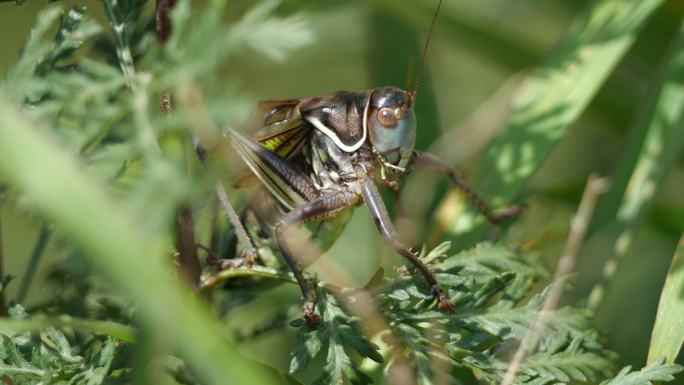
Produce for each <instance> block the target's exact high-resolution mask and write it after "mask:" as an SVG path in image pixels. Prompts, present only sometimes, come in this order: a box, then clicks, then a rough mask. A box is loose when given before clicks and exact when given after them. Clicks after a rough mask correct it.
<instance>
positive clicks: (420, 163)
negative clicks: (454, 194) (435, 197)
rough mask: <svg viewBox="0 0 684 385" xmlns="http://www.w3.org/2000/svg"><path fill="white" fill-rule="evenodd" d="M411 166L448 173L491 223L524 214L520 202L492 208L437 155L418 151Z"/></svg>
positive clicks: (417, 168)
mask: <svg viewBox="0 0 684 385" xmlns="http://www.w3.org/2000/svg"><path fill="white" fill-rule="evenodd" d="M411 166H412V168H413V169H414V170H432V171H437V172H440V173H443V174H447V175H448V176H449V178H451V181H452V182H453V183H454V184H455V185H456V186H457V187H458V188H459V189H461V191H463V192H464V193H465V195H466V197H467V198H468V199H469V200H470V201H471V202H473V203H474V204H475V206H476V207H477V209H478V210H479V211H480V213H482V215H484V216H485V218H487V220H488V221H489V222H491V223H494V224H497V223H501V222H503V221H505V220H507V219H512V218H516V217H518V216H519V215H520V214H522V211H523V206H522V205H519V204H515V205H512V206H509V207H508V208H506V209H504V210H502V211H498V212H494V210H492V209H491V208H490V207H489V205H488V204H487V203H486V202H485V201H484V199H482V197H481V196H480V195H479V194H478V193H477V192H476V191H475V190H473V188H472V187H470V186H469V185H468V183H467V182H466V181H465V179H463V177H462V176H460V175H459V174H458V173H457V172H456V170H454V169H453V168H452V167H451V166H449V165H448V164H447V163H446V162H444V161H443V160H442V159H440V158H438V157H436V156H435V155H432V154H429V153H426V152H418V151H416V152H415V153H414V156H413V159H412V164H411Z"/></svg>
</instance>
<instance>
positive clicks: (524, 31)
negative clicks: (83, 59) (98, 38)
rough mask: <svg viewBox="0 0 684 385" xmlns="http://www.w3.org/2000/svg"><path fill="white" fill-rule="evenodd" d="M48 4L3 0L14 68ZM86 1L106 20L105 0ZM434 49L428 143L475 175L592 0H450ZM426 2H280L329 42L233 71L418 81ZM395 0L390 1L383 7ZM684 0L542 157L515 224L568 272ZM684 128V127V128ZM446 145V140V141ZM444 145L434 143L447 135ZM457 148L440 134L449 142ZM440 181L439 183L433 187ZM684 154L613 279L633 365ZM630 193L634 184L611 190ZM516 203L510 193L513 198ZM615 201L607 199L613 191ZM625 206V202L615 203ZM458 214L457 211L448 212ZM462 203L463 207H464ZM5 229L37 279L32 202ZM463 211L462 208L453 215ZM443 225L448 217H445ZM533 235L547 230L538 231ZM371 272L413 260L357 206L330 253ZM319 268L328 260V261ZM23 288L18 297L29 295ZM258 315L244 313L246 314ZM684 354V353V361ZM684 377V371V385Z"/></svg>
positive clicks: (412, 201)
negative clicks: (592, 202)
mask: <svg viewBox="0 0 684 385" xmlns="http://www.w3.org/2000/svg"><path fill="white" fill-rule="evenodd" d="M45 3H46V2H44V1H39V0H31V1H27V2H26V3H25V4H23V5H22V6H19V7H14V6H12V5H11V4H10V3H2V4H0V47H1V49H0V73H3V74H5V73H6V72H7V70H8V69H9V68H10V67H11V66H12V65H13V64H14V63H16V61H17V59H18V54H19V51H20V49H21V46H22V44H23V43H24V41H25V39H26V37H27V36H28V34H29V32H30V28H31V26H33V24H34V21H35V18H36V15H37V12H38V10H40V9H42V8H44V6H45ZM65 3H68V4H79V5H81V4H85V5H87V6H88V7H89V9H90V10H92V11H94V12H95V15H99V17H98V19H99V20H100V21H101V22H102V23H103V25H105V22H104V20H105V18H104V14H103V12H102V10H101V4H100V2H99V1H69V2H65ZM249 3H250V2H249V1H231V2H230V4H231V5H229V8H231V7H233V5H234V6H235V9H244V7H245V5H247V4H249ZM447 3H449V4H448V6H446V7H445V10H444V13H443V14H442V15H440V20H439V21H438V25H437V30H436V32H435V36H434V39H433V43H432V46H431V48H430V52H429V58H428V69H427V71H426V75H425V78H424V79H423V88H422V89H421V94H420V99H419V104H418V111H417V114H418V121H419V129H418V147H419V149H428V148H431V147H430V146H431V145H432V144H433V142H435V140H436V139H437V138H440V137H441V138H443V137H444V136H443V135H444V134H445V133H448V136H447V139H446V140H447V143H448V146H447V147H446V148H448V149H449V154H448V155H450V156H451V160H452V161H453V162H454V163H455V164H457V165H459V166H460V167H461V168H462V169H465V170H469V171H470V172H471V173H473V172H474V170H476V168H477V166H476V165H477V161H478V159H479V154H480V151H481V150H482V148H483V147H484V145H485V144H486V143H487V142H488V141H489V140H490V139H491V138H492V137H494V136H496V134H497V131H498V130H499V129H501V125H502V124H501V123H502V122H503V119H504V117H503V115H505V113H504V112H502V111H501V110H502V109H503V110H504V111H505V104H506V101H507V100H508V99H510V97H511V95H513V93H514V91H515V89H516V85H518V84H519V83H520V81H521V78H522V77H524V76H525V75H526V74H527V71H529V70H530V69H531V68H533V67H534V66H535V65H537V64H539V63H541V62H543V61H544V59H545V58H546V57H547V55H548V53H549V52H550V51H551V50H552V48H553V45H554V44H555V43H556V42H557V41H558V40H559V38H560V37H561V36H562V35H563V34H564V32H565V31H566V30H567V28H568V27H569V25H570V24H571V22H572V21H573V20H575V19H576V18H577V16H578V15H579V14H581V13H582V12H584V11H585V10H586V8H587V7H588V6H589V5H590V4H593V3H594V2H592V1H579V0H577V1H564V0H558V1H556V0H554V1H551V0H480V1H447ZM420 4H421V6H418V7H414V8H412V7H411V6H403V5H402V6H396V7H395V6H394V2H392V1H380V0H378V1H374V2H371V1H346V2H339V1H321V0H316V1H306V0H291V1H285V2H284V5H283V6H282V7H281V9H280V11H282V12H287V11H288V10H293V9H296V10H305V11H306V15H307V19H308V20H309V21H310V23H311V27H312V29H313V31H314V34H315V37H316V40H315V43H314V44H313V45H311V46H309V47H306V48H304V49H301V50H299V51H297V52H296V53H295V54H294V55H293V56H292V57H291V58H290V59H288V60H287V61H285V62H283V63H276V62H272V61H268V60H265V59H263V57H260V56H257V55H251V54H245V55H243V56H242V57H240V58H239V59H238V61H237V63H236V64H234V65H233V67H232V68H231V69H230V70H231V72H232V73H233V74H235V73H239V74H240V77H239V80H238V84H232V85H231V86H232V87H236V88H237V89H238V90H240V91H241V92H243V93H244V94H246V95H249V96H250V97H251V98H253V99H254V100H255V101H258V100H262V99H272V98H290V97H297V96H306V95H317V94H322V93H327V92H331V91H335V90H341V89H344V90H359V89H365V88H370V87H375V86H380V85H397V86H403V85H404V84H405V82H406V76H407V73H408V72H409V63H410V61H411V59H412V58H413V61H414V62H416V61H417V56H418V52H419V49H420V46H421V44H422V36H423V33H424V31H425V30H426V29H427V25H428V24H429V20H430V17H431V8H430V6H429V3H428V2H421V3H420ZM378 5H379V6H378ZM682 15H684V2H681V1H666V2H665V3H664V4H663V5H662V6H661V7H659V8H658V9H657V10H656V11H655V13H654V14H653V15H652V17H651V18H650V19H649V20H648V22H647V24H646V25H645V27H644V29H643V31H642V33H640V34H639V35H638V38H637V40H636V42H635V43H634V45H633V46H632V47H631V49H630V50H629V51H628V52H627V54H626V56H625V57H624V59H623V60H622V61H621V62H620V63H619V65H618V67H617V68H616V70H614V71H612V72H611V73H610V76H609V78H608V79H607V81H606V83H605V85H604V86H603V87H602V88H601V89H600V91H599V93H598V94H597V96H596V97H595V98H594V99H593V100H592V102H591V104H590V105H589V107H588V109H587V110H586V111H585V112H584V113H583V114H582V115H581V118H580V119H579V120H578V121H576V122H574V123H573V124H572V125H571V127H570V128H569V129H568V130H567V132H566V134H565V135H564V136H563V138H562V139H561V140H560V141H559V142H558V145H557V146H556V147H555V148H553V150H552V151H551V153H550V155H549V157H548V158H547V159H546V160H545V161H544V162H543V163H542V165H541V168H540V169H539V171H538V172H536V173H535V174H534V176H533V177H532V178H531V180H530V181H529V182H528V183H527V185H526V186H525V188H524V189H523V192H522V194H520V195H519V196H518V199H519V200H522V201H525V202H526V203H527V208H528V209H527V212H526V213H525V216H524V218H523V219H522V220H521V221H520V222H519V223H518V224H516V225H515V226H514V227H513V228H512V235H513V236H512V238H513V240H514V241H515V242H516V243H517V244H519V245H522V244H529V245H530V246H529V247H531V248H532V250H534V251H536V252H538V253H539V254H540V255H542V257H543V258H544V261H545V263H546V265H547V267H548V268H550V269H553V268H554V266H555V262H556V259H557V258H558V256H559V254H560V252H561V249H562V246H563V243H564V241H565V238H566V235H567V232H568V230H569V223H570V219H571V216H572V214H573V213H574V211H575V209H576V207H577V205H578V203H579V199H580V197H581V192H582V189H583V187H584V184H585V182H586V179H587V176H588V175H589V174H590V173H593V172H597V173H599V174H602V175H608V176H611V175H613V173H614V172H615V170H616V168H617V167H618V165H619V164H620V160H621V159H622V157H624V156H631V155H630V154H625V151H626V149H629V148H630V147H629V146H628V145H627V144H628V141H629V138H630V135H634V134H631V133H630V130H631V129H632V128H633V127H634V122H635V121H636V120H637V114H638V112H639V111H640V108H641V107H642V106H643V104H644V101H645V100H646V98H647V97H648V94H649V90H650V89H649V86H650V85H652V84H653V83H654V81H655V80H656V79H657V76H658V68H659V65H660V63H661V60H662V59H663V57H664V55H665V54H666V51H667V47H668V45H669V44H670V41H671V40H672V38H673V36H675V35H676V34H677V33H678V31H679V29H680V25H681V21H682ZM682 129H684V127H683V128H682ZM441 143H444V140H442V142H441ZM433 148H434V147H433ZM444 148H445V147H444V145H443V144H442V145H441V147H437V150H438V151H442V152H444ZM425 186H430V188H429V189H426V188H425ZM446 187H447V184H446V183H443V182H439V183H436V182H434V181H432V180H429V179H428V178H426V177H418V176H417V177H415V179H414V180H413V181H409V185H408V186H407V187H406V188H407V192H406V194H405V196H404V199H405V202H406V206H407V207H409V208H410V209H411V212H412V213H413V215H414V218H413V219H414V222H416V223H418V224H419V225H420V227H418V228H417V229H416V228H414V229H413V230H412V231H411V232H410V234H405V236H407V237H411V238H412V239H413V240H414V241H417V242H422V241H423V240H425V241H428V242H432V243H433V244H434V243H435V241H436V240H438V239H440V236H439V235H435V228H440V226H441V227H445V226H446V227H447V228H448V226H447V224H448V221H449V218H452V217H453V215H454V214H455V213H457V212H458V211H459V210H460V209H459V207H460V205H459V204H458V202H459V198H458V197H457V196H449V197H447V198H446V199H445V200H443V198H444V197H445V194H446V192H447V188H446ZM683 191H684V157H682V154H679V156H678V160H677V161H676V162H675V163H674V166H673V167H672V168H671V169H670V170H669V171H668V172H667V175H666V176H665V177H664V179H663V182H662V184H661V185H659V188H658V190H657V195H656V197H655V199H654V203H653V204H652V205H651V206H650V208H649V211H648V213H647V215H646V217H645V219H644V221H643V222H642V223H641V224H640V226H639V227H638V231H637V232H636V236H635V238H634V240H633V244H632V247H631V248H630V250H629V252H628V253H627V255H626V256H625V258H624V259H623V260H622V261H621V263H620V265H619V268H618V270H617V272H616V274H615V276H614V277H613V279H612V280H611V281H610V283H609V284H608V286H607V291H606V295H605V298H604V300H603V302H602V305H601V306H600V307H599V308H598V309H597V311H596V325H597V327H598V329H599V330H600V332H601V333H602V334H603V335H605V336H606V338H607V339H608V341H609V343H608V344H607V346H609V347H611V348H612V349H613V350H615V351H616V352H618V353H619V354H620V356H621V359H622V361H623V362H622V363H623V364H632V365H634V366H635V367H637V368H638V367H642V366H643V365H644V363H645V360H646V356H647V352H648V347H649V340H650V336H651V330H652V327H653V324H654V321H655V315H656V309H657V306H658V299H659V295H660V291H661V289H662V286H663V282H664V279H665V276H666V273H667V270H668V267H669V265H670V262H671V260H672V255H673V254H674V251H675V248H676V246H677V242H678V240H679V238H680V237H681V235H682V230H683V229H684V198H683V197H684V193H683ZM609 198H610V199H614V200H616V201H617V200H619V197H614V196H612V197H609ZM499 203H501V202H499ZM603 204H606V203H605V202H603ZM608 204H610V203H608ZM445 213H447V214H445ZM449 213H451V215H452V217H449V216H448V214H449ZM0 214H1V215H2V217H1V222H2V231H3V234H2V235H3V241H4V247H5V256H6V257H5V258H6V259H5V260H4V261H3V263H4V271H5V273H9V274H12V275H14V276H16V277H19V278H21V277H22V275H23V274H24V271H25V269H26V264H27V260H28V257H29V255H30V254H31V250H32V248H33V246H34V242H35V240H36V238H37V237H38V234H39V231H40V225H39V224H37V223H36V222H35V221H34V219H33V218H31V217H28V216H26V215H25V214H24V213H23V212H19V211H14V210H13V208H12V206H11V205H4V206H3V207H2V211H1V212H0ZM445 218H447V219H445ZM435 222H436V223H437V224H435ZM610 226H611V224H610V223H608V229H607V230H606V229H605V228H604V229H603V230H602V231H599V232H596V233H594V234H592V235H591V236H590V238H589V239H588V242H587V244H586V245H585V247H584V248H583V250H582V252H581V254H580V256H579V259H578V261H579V266H578V272H577V275H576V277H575V281H574V282H575V288H574V290H573V291H572V292H571V293H569V294H567V295H566V296H565V297H564V299H563V301H564V302H566V303H577V302H582V301H585V300H586V298H587V296H588V295H589V292H590V291H591V289H592V287H593V286H594V285H595V284H596V282H597V280H598V279H599V277H600V274H601V270H602V269H603V263H604V262H605V260H606V259H607V258H608V257H609V256H610V255H611V254H612V251H613V249H614V247H615V239H614V235H615V233H614V231H612V230H611V229H610ZM530 242H532V243H530ZM58 250H59V247H57V245H55V244H49V245H48V249H47V253H46V256H45V258H44V259H43V260H42V261H41V264H40V269H39V273H38V275H37V276H36V278H35V279H34V281H33V282H34V283H33V285H32V286H31V288H30V291H29V295H28V297H27V300H26V304H27V305H29V306H30V305H31V304H32V303H37V302H39V301H40V300H41V299H44V298H46V297H47V296H49V294H50V293H49V290H50V289H49V287H47V286H45V285H43V284H42V282H44V276H45V273H46V272H47V271H48V270H49V269H50V268H51V267H52V266H53V265H54V263H55V262H57V261H58V260H60V259H61V258H63V257H64V256H63V255H61V254H60V252H59V251H58ZM328 254H329V255H328V257H329V258H333V259H334V260H336V261H337V262H338V263H339V264H340V265H342V266H343V267H344V268H345V269H346V270H347V271H349V273H350V274H351V275H352V277H353V278H354V280H355V281H356V282H357V283H358V284H359V285H363V284H364V283H365V282H366V281H367V280H368V279H369V278H370V277H371V275H372V274H373V272H374V271H375V270H376V269H377V268H378V267H379V266H385V267H391V266H394V265H397V264H400V263H401V261H400V259H399V257H398V256H396V255H395V254H394V253H393V252H391V251H390V250H389V249H388V248H387V247H386V246H385V245H384V243H383V242H382V240H381V238H380V236H379V235H378V234H377V232H376V231H375V228H374V225H373V223H372V222H371V220H370V218H369V216H368V214H367V213H366V212H365V211H364V210H356V212H355V214H354V217H353V219H352V222H351V223H350V225H349V226H348V228H347V229H346V231H345V232H344V234H343V236H342V237H341V238H340V239H339V240H338V242H337V243H336V244H335V246H334V247H333V249H332V250H331V251H330V252H329V253H328ZM315 269H316V267H315V266H313V267H312V270H313V271H315ZM16 289H17V285H13V286H11V287H10V289H9V291H8V294H7V295H8V298H12V297H13V296H14V295H15V293H16ZM294 296H297V292H296V289H295V287H294V286H292V287H285V288H283V287H281V288H279V289H278V290H277V291H275V292H273V293H269V294H268V295H266V296H264V298H263V299H260V300H259V301H257V302H256V303H255V304H252V305H250V306H251V308H252V311H251V312H248V313H247V314H249V315H248V316H245V319H250V317H257V318H258V314H259V310H258V306H268V305H269V304H277V303H278V301H279V299H280V298H283V297H288V298H292V297H294ZM245 319H240V320H233V322H234V323H235V324H239V323H240V322H244V321H245ZM294 339H295V336H294V334H287V333H280V334H269V335H267V336H265V337H262V338H260V339H258V340H256V341H254V342H252V343H250V344H249V346H243V348H244V349H245V350H246V351H248V352H250V353H249V354H252V355H254V356H256V357H259V359H261V360H264V361H267V362H271V363H273V364H274V365H276V366H279V367H283V368H286V367H287V365H288V361H289V352H290V350H291V348H292V346H293V344H294ZM680 362H682V360H681V359H680ZM683 381H684V380H681V379H680V380H679V383H684V382H683Z"/></svg>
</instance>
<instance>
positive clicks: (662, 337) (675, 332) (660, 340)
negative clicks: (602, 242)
mask: <svg viewBox="0 0 684 385" xmlns="http://www.w3.org/2000/svg"><path fill="white" fill-rule="evenodd" d="M682 344H684V234H683V235H682V238H681V240H680V241H679V246H678V247H677V250H676V251H675V253H674V255H673V256H672V264H671V265H670V270H669V271H668V273H667V278H665V286H664V287H663V290H662V292H661V293H660V302H659V303H658V313H656V321H655V325H654V326H653V334H652V335H651V344H650V346H649V349H648V362H649V363H652V362H655V361H656V360H657V359H658V358H659V357H665V359H666V360H667V362H674V361H675V359H676V358H677V355H678V354H679V352H680V351H681V350H682Z"/></svg>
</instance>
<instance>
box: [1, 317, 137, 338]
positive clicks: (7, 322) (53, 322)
mask: <svg viewBox="0 0 684 385" xmlns="http://www.w3.org/2000/svg"><path fill="white" fill-rule="evenodd" d="M47 327H54V328H57V329H63V328H73V329H88V330H92V331H94V332H96V333H100V334H106V335H108V336H112V337H114V338H118V339H120V340H122V341H128V342H132V341H133V340H135V329H134V328H133V327H132V326H129V325H124V324H120V323H117V322H113V321H96V320H88V319H82V318H73V317H69V316H61V317H56V318H50V317H46V316H36V317H32V318H29V319H23V320H13V319H9V318H0V330H3V331H8V330H11V331H14V332H29V331H41V330H45V328H47Z"/></svg>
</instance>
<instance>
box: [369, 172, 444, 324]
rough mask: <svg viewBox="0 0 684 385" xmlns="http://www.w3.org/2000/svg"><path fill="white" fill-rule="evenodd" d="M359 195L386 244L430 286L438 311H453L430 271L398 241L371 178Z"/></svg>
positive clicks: (397, 236)
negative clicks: (407, 262)
mask: <svg viewBox="0 0 684 385" xmlns="http://www.w3.org/2000/svg"><path fill="white" fill-rule="evenodd" d="M361 194H362V195H363V200H364V202H365V203H366V207H367V208H368V211H370V213H371V216H372V217H373V219H374V220H375V225H376V226H377V227H378V230H380V233H382V235H383V237H384V238H385V240H386V241H387V243H388V244H389V245H390V246H391V247H392V248H393V249H394V250H395V251H396V252H397V253H399V254H401V255H402V256H403V257H404V258H406V259H408V260H409V262H411V263H412V264H413V266H415V267H416V269H418V271H419V272H420V273H421V274H422V275H423V277H425V280H426V281H427V283H428V285H430V290H431V291H432V294H433V295H434V296H435V297H437V300H438V301H439V302H438V304H437V306H438V307H439V310H441V311H449V310H451V309H453V307H454V305H453V303H452V302H451V300H449V297H447V296H446V294H444V291H443V290H442V288H441V287H440V286H439V284H438V283H437V279H436V278H435V275H434V274H433V273H432V271H430V269H429V268H428V267H427V266H426V265H425V264H424V263H423V261H421V260H420V258H418V256H417V255H416V254H415V253H414V252H412V251H411V250H410V249H409V248H408V247H406V246H404V245H403V244H402V243H401V242H400V241H399V235H398V234H397V232H396V230H395V229H394V226H393V225H392V221H391V220H390V218H389V214H387V208H385V204H384V203H383V201H382V198H381V197H380V193H379V192H378V189H377V187H375V183H374V181H373V178H372V177H369V178H367V179H366V180H364V182H363V185H362V187H361Z"/></svg>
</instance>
